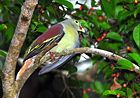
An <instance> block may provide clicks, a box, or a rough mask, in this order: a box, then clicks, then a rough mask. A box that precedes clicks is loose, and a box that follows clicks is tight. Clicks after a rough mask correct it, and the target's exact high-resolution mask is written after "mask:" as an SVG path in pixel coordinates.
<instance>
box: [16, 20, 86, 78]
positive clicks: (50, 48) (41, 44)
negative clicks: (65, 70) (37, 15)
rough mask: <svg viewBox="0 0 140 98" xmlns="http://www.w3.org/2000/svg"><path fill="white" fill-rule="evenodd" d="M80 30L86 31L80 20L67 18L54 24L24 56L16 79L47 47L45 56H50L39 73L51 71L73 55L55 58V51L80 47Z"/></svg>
mask: <svg viewBox="0 0 140 98" xmlns="http://www.w3.org/2000/svg"><path fill="white" fill-rule="evenodd" d="M78 31H81V32H84V29H83V28H82V26H81V25H80V23H79V21H78V20H74V19H66V20H64V21H62V22H60V23H58V24H55V25H53V26H52V27H51V28H49V29H48V31H47V32H45V33H43V34H42V35H40V36H39V37H38V38H37V39H36V40H35V41H34V42H33V43H32V44H31V46H30V47H29V50H28V52H27V55H26V56H25V58H24V64H23V66H22V68H21V69H20V71H19V72H18V74H17V77H16V80H18V79H20V77H21V76H22V75H23V73H24V72H25V71H26V70H27V69H28V68H29V67H30V66H32V65H33V64H34V60H35V58H36V56H37V54H39V53H40V52H41V51H43V50H44V49H46V54H45V56H44V57H47V58H49V59H48V60H46V62H45V66H44V67H43V68H42V69H41V71H40V72H39V74H44V73H46V72H49V71H51V70H53V69H55V68H57V67H59V66H60V65H62V64H63V63H64V62H66V61H67V60H68V59H70V58H71V57H72V56H73V55H67V56H60V57H57V58H55V55H54V53H55V52H61V51H63V50H69V49H73V48H78V47H79V46H80V41H79V34H78Z"/></svg>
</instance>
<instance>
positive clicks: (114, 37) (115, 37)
mask: <svg viewBox="0 0 140 98" xmlns="http://www.w3.org/2000/svg"><path fill="white" fill-rule="evenodd" d="M106 37H107V38H109V39H112V40H116V41H123V39H122V37H121V36H120V35H119V34H118V33H116V32H110V33H108V34H107V36H106Z"/></svg>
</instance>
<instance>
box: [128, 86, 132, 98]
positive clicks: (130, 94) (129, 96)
mask: <svg viewBox="0 0 140 98" xmlns="http://www.w3.org/2000/svg"><path fill="white" fill-rule="evenodd" d="M132 95H133V94H132V90H131V89H130V88H127V98H132Z"/></svg>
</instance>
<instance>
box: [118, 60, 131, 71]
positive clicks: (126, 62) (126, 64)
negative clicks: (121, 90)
mask: <svg viewBox="0 0 140 98" xmlns="http://www.w3.org/2000/svg"><path fill="white" fill-rule="evenodd" d="M117 64H118V65H120V66H117V67H116V68H120V69H126V70H132V68H133V64H132V62H130V61H129V60H127V59H120V60H118V61H117Z"/></svg>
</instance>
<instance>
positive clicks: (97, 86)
mask: <svg viewBox="0 0 140 98" xmlns="http://www.w3.org/2000/svg"><path fill="white" fill-rule="evenodd" d="M95 89H96V92H97V93H100V94H101V93H103V91H104V89H103V84H102V83H101V82H100V81H95Z"/></svg>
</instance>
